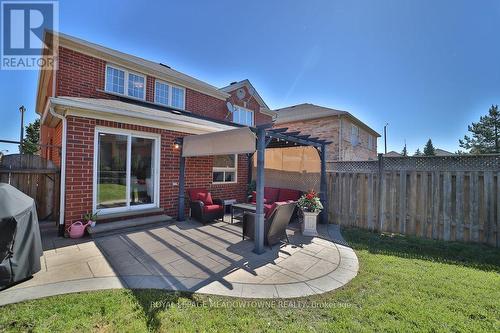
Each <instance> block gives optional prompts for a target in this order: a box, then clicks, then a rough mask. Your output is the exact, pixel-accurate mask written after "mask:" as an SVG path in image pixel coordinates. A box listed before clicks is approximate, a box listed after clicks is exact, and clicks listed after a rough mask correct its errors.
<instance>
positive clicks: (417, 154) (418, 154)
mask: <svg viewBox="0 0 500 333" xmlns="http://www.w3.org/2000/svg"><path fill="white" fill-rule="evenodd" d="M413 156H422V152H421V151H420V148H417V151H416V152H415V154H413Z"/></svg>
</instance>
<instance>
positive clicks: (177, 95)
mask: <svg viewBox="0 0 500 333" xmlns="http://www.w3.org/2000/svg"><path fill="white" fill-rule="evenodd" d="M155 103H158V104H161V105H166V106H171V107H174V108H177V109H181V110H184V108H185V90H184V88H182V87H177V86H174V85H171V84H170V83H166V82H163V81H159V80H156V82H155Z"/></svg>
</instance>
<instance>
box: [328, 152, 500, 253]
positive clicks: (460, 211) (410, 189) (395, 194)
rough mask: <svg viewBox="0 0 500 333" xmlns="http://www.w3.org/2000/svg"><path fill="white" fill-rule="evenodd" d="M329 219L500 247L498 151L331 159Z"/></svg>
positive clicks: (409, 233)
mask: <svg viewBox="0 0 500 333" xmlns="http://www.w3.org/2000/svg"><path fill="white" fill-rule="evenodd" d="M328 169H329V173H328V191H329V194H330V200H329V208H330V210H329V211H330V221H333V222H334V223H338V224H340V225H350V226H356V227H361V228H365V229H369V230H377V231H382V232H391V233H401V234H406V235H415V236H419V237H425V238H432V239H442V240H456V241H466V242H467V241H471V242H480V243H487V244H490V245H493V246H497V247H500V236H499V235H498V230H499V229H500V155H494V156H493V155H489V156H446V157H387V158H382V157H379V160H378V161H363V162H330V163H329V166H328Z"/></svg>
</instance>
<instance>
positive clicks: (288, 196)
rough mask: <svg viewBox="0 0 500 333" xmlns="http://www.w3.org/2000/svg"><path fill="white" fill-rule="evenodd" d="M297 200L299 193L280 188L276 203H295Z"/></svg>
mask: <svg viewBox="0 0 500 333" xmlns="http://www.w3.org/2000/svg"><path fill="white" fill-rule="evenodd" d="M299 198H300V191H297V190H290V189H287V188H282V189H280V195H279V197H278V200H277V201H288V200H293V201H297V200H299Z"/></svg>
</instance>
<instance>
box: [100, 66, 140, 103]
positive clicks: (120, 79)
mask: <svg viewBox="0 0 500 333" xmlns="http://www.w3.org/2000/svg"><path fill="white" fill-rule="evenodd" d="M105 81H106V84H105V90H106V91H107V92H111V93H116V94H120V95H127V96H130V97H134V98H138V99H144V98H145V93H144V92H145V90H146V77H145V76H143V75H140V74H134V73H130V72H128V71H126V70H124V69H120V68H117V67H114V66H110V65H107V66H106V79H105Z"/></svg>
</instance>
